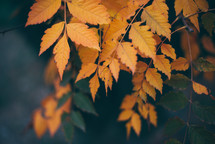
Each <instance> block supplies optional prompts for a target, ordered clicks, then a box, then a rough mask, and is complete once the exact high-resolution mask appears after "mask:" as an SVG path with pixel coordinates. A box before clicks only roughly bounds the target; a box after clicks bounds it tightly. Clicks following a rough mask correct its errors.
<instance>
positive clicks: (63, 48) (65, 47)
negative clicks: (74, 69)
mask: <svg viewBox="0 0 215 144" xmlns="http://www.w3.org/2000/svg"><path fill="white" fill-rule="evenodd" d="M53 54H54V55H55V56H54V59H55V61H56V64H57V68H58V72H59V74H60V78H61V79H62V78H63V73H64V70H65V68H66V65H67V63H68V60H69V55H70V47H69V44H68V41H67V36H66V33H64V35H63V37H62V38H61V39H60V40H59V41H58V43H57V44H56V46H55V47H54V50H53Z"/></svg>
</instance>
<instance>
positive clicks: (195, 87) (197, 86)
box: [193, 81, 208, 95]
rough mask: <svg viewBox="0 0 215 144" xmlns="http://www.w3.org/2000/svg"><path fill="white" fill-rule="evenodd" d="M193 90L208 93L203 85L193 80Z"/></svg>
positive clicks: (198, 92)
mask: <svg viewBox="0 0 215 144" xmlns="http://www.w3.org/2000/svg"><path fill="white" fill-rule="evenodd" d="M193 90H194V91H195V92H196V93H197V94H206V95H208V90H207V88H206V87H205V86H203V85H201V84H199V83H197V82H194V81H193Z"/></svg>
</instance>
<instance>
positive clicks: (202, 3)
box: [195, 0, 209, 11]
mask: <svg viewBox="0 0 215 144" xmlns="http://www.w3.org/2000/svg"><path fill="white" fill-rule="evenodd" d="M195 2H196V4H197V6H198V8H199V9H200V10H202V11H207V10H208V8H209V6H208V2H207V0H195Z"/></svg>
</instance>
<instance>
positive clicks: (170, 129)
mask: <svg viewBox="0 0 215 144" xmlns="http://www.w3.org/2000/svg"><path fill="white" fill-rule="evenodd" d="M184 126H185V122H184V121H183V120H182V119H180V118H178V117H175V118H170V119H169V120H168V121H167V123H166V125H165V129H164V132H165V134H166V135H168V136H171V135H174V134H175V133H176V132H178V131H179V130H180V129H182V128H183V127H184Z"/></svg>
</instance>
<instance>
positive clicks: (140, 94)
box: [139, 89, 147, 102]
mask: <svg viewBox="0 0 215 144" xmlns="http://www.w3.org/2000/svg"><path fill="white" fill-rule="evenodd" d="M139 97H140V98H141V99H142V100H143V101H145V102H146V101H147V95H146V93H145V91H143V89H140V90H139ZM142 100H141V102H142Z"/></svg>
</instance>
